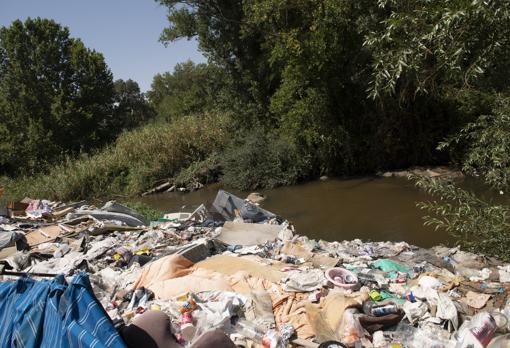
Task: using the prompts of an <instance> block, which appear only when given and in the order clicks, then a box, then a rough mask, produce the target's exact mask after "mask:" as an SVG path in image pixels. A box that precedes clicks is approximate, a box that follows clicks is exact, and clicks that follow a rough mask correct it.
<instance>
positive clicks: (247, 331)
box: [236, 320, 264, 343]
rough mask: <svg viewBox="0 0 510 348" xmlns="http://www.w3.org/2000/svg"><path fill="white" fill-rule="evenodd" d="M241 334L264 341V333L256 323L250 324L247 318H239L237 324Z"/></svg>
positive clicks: (256, 340)
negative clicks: (257, 327)
mask: <svg viewBox="0 0 510 348" xmlns="http://www.w3.org/2000/svg"><path fill="white" fill-rule="evenodd" d="M236 328H237V329H238V332H239V334H241V335H243V336H244V337H246V338H249V339H251V340H252V341H254V342H257V343H262V339H263V338H264V335H263V334H262V333H261V332H259V331H258V330H257V329H256V328H255V326H254V325H252V324H250V323H249V322H247V321H246V320H239V321H238V322H237V324H236Z"/></svg>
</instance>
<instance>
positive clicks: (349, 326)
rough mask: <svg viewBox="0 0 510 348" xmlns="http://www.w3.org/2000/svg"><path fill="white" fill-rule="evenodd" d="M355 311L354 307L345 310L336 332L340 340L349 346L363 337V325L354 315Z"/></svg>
mask: <svg viewBox="0 0 510 348" xmlns="http://www.w3.org/2000/svg"><path fill="white" fill-rule="evenodd" d="M357 312H358V311H357V310H356V309H355V308H348V309H346V310H345V312H344V315H343V317H342V321H341V323H340V326H339V329H338V333H337V335H338V338H339V339H340V342H342V343H343V344H345V345H347V346H349V347H354V344H355V343H356V342H359V341H360V340H361V337H363V327H362V326H361V324H360V323H359V320H358V318H357V317H356V313H357Z"/></svg>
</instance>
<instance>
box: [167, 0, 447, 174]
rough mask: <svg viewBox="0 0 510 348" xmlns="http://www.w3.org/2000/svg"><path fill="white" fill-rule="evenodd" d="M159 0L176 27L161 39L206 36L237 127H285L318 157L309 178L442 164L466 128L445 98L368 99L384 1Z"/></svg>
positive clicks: (203, 43) (305, 152)
mask: <svg viewBox="0 0 510 348" xmlns="http://www.w3.org/2000/svg"><path fill="white" fill-rule="evenodd" d="M159 2H160V3H161V4H163V5H166V6H167V8H168V20H169V26H168V27H167V28H165V29H164V30H163V33H162V35H161V40H162V41H163V42H170V41H175V40H178V39H181V38H188V39H189V38H191V37H197V38H198V40H199V45H200V49H201V50H202V51H203V52H204V54H205V55H206V56H207V57H208V58H209V60H210V61H211V62H214V64H216V65H218V66H220V67H221V68H223V69H224V70H225V71H226V73H227V75H228V79H229V81H231V86H232V88H231V91H229V96H230V98H229V100H230V101H231V104H230V105H229V107H228V109H229V110H232V111H233V114H234V115H236V119H237V123H238V125H237V126H236V129H241V128H244V129H251V128H253V127H263V128H265V129H266V130H273V129H275V128H276V130H277V131H278V132H279V133H280V134H281V136H283V137H285V138H286V139H288V140H289V141H290V142H292V143H293V145H294V147H295V148H297V149H298V151H299V152H300V153H301V156H302V157H303V158H307V159H310V161H308V160H307V163H310V165H311V169H312V170H311V171H310V172H309V173H310V175H313V176H318V175H321V174H329V175H345V174H362V173H367V172H373V171H376V170H381V169H382V170H384V169H389V168H392V167H393V168H394V167H404V166H409V165H417V164H430V163H434V162H437V161H439V160H440V159H441V154H438V152H437V151H435V147H436V144H437V142H438V141H439V140H440V139H442V138H443V137H444V136H446V135H448V134H449V132H450V131H451V129H452V127H455V126H457V124H456V120H457V117H456V116H457V115H456V114H455V112H452V110H451V107H450V105H449V104H448V103H447V102H444V101H443V100H442V99H441V98H436V97H422V98H421V99H418V98H417V99H415V100H412V101H410V102H407V104H400V103H399V100H397V98H395V97H393V96H385V97H384V98H380V99H379V100H377V101H375V102H374V101H372V100H370V99H368V93H367V90H368V89H369V87H370V84H369V82H370V80H371V76H372V71H373V59H374V55H373V51H374V50H373V49H372V46H368V45H365V41H366V39H367V37H368V36H369V35H370V33H371V32H372V31H375V30H379V27H380V26H381V24H380V23H381V22H382V21H384V20H385V19H386V18H387V16H388V11H386V10H385V9H384V8H381V7H380V6H378V3H377V2H375V1H370V0H360V1H348V0H325V1H320V2H317V1H313V0H297V1H282V0H263V1H246V0H245V1H242V0H212V1H199V0H193V1H172V0H160V1H159ZM445 115H446V116H447V117H448V118H449V121H448V122H443V120H444V119H445V117H444V116H445Z"/></svg>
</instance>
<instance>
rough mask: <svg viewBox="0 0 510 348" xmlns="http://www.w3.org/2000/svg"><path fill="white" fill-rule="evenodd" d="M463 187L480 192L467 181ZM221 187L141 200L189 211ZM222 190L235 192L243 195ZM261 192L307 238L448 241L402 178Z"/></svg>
mask: <svg viewBox="0 0 510 348" xmlns="http://www.w3.org/2000/svg"><path fill="white" fill-rule="evenodd" d="M463 186H464V184H463ZM467 186H468V187H469V188H471V189H475V191H478V192H482V191H483V190H482V189H481V188H480V185H477V184H474V183H472V182H468V185H467ZM220 188H222V187H221V185H219V184H215V185H210V186H208V187H206V188H204V189H202V190H199V191H195V192H191V193H179V192H171V193H163V194H158V195H152V196H147V197H144V198H142V201H143V202H144V203H147V204H148V205H150V206H152V207H154V208H158V209H161V210H163V211H167V212H175V211H192V210H193V209H194V208H196V207H197V206H198V205H200V204H201V203H205V204H206V205H207V204H211V203H212V201H213V200H214V197H215V196H216V193H217V191H218V189H220ZM226 190H227V191H229V192H232V193H234V194H236V195H238V196H240V197H245V196H246V195H247V194H248V192H242V191H238V190H229V189H228V188H226ZM261 193H263V194H264V195H266V196H267V200H265V201H264V202H263V203H262V206H263V207H264V208H265V209H267V210H269V211H272V212H274V213H276V214H278V215H280V216H282V217H284V218H286V219H288V220H289V221H291V222H292V223H293V224H294V225H295V227H296V231H297V233H299V234H303V235H307V236H309V237H311V238H316V239H319V238H321V239H325V240H329V241H334V240H344V239H354V238H360V239H363V240H374V241H384V240H391V241H401V240H403V241H407V242H409V243H411V244H415V245H419V246H423V247H430V246H433V245H437V244H442V243H443V244H444V243H448V242H449V241H451V239H450V238H449V236H448V235H447V234H446V233H445V232H444V231H442V230H438V231H436V230H434V228H432V227H429V226H424V225H423V218H422V217H423V215H425V214H424V212H423V211H421V210H420V209H418V208H417V207H416V202H419V201H425V200H430V199H431V197H430V196H429V195H427V194H426V193H424V192H421V191H419V190H418V189H416V188H415V187H414V185H413V183H412V182H410V181H408V180H407V179H404V178H378V177H369V178H357V179H329V180H326V181H314V182H309V183H306V184H302V185H295V186H286V187H279V188H276V189H272V190H265V191H261ZM485 195H486V197H488V196H487V194H485Z"/></svg>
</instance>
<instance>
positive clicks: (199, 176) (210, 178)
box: [174, 153, 221, 190]
mask: <svg viewBox="0 0 510 348" xmlns="http://www.w3.org/2000/svg"><path fill="white" fill-rule="evenodd" d="M220 156H221V155H220V154H218V153H212V154H211V155H210V156H209V157H207V158H206V159H205V160H203V161H196V162H193V163H191V165H190V166H188V167H186V168H184V169H182V170H181V171H180V172H179V174H177V176H176V177H175V179H174V183H175V185H177V186H179V187H182V186H185V187H187V188H188V189H189V190H193V189H195V188H196V187H195V185H196V184H202V185H206V184H211V183H214V182H217V181H218V178H219V176H220V173H221V168H220Z"/></svg>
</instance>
